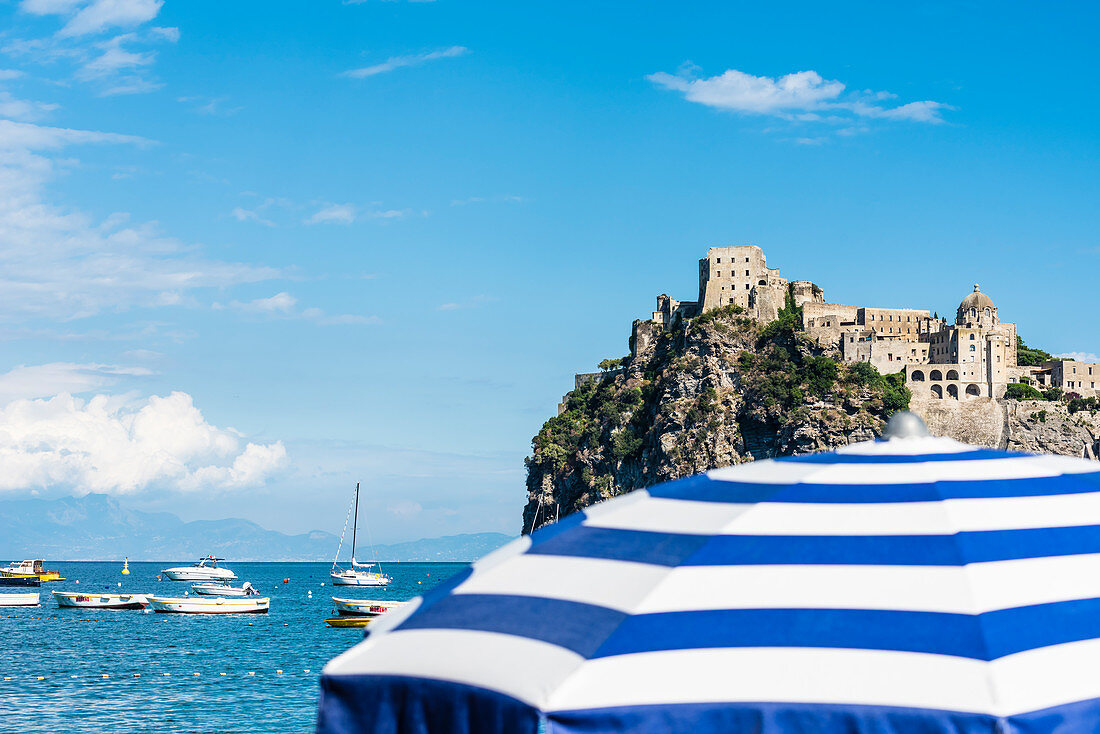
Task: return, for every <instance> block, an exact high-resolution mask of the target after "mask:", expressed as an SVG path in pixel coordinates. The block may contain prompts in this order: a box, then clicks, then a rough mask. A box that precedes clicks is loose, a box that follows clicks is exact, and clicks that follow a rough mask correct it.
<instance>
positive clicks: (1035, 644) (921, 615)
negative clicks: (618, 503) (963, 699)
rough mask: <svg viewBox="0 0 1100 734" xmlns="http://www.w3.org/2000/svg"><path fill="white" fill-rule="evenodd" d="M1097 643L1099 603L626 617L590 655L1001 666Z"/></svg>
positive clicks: (732, 611) (724, 611) (730, 611)
mask: <svg viewBox="0 0 1100 734" xmlns="http://www.w3.org/2000/svg"><path fill="white" fill-rule="evenodd" d="M1093 637H1100V599H1081V600H1073V601H1063V602H1056V603H1050V604H1036V605H1032V606H1026V607H1018V608H1014V609H1002V610H997V611H993V612H985V613H983V614H955V613H945V612H914V611H895V610H873V609H717V610H704V611H689V612H664V613H659V614H638V615H635V616H632V617H628V618H627V619H626V620H624V622H623V623H622V625H620V626H619V628H618V629H616V630H615V632H614V634H612V635H611V636H610V637H609V638H608V639H607V641H606V642H605V643H604V644H603V645H602V646H601V647H600V648H599V650H598V651H597V652H596V654H595V655H594V656H593V657H596V658H600V657H611V656H613V655H626V654H630V653H640V652H656V651H658V650H688V649H704V648H718V647H825V648H849V649H859V650H900V651H904V652H919V653H930V654H936V655H953V656H955V657H964V658H972V659H975V660H996V659H997V658H1002V657H1004V656H1006V655H1012V654H1014V653H1018V652H1023V651H1024V650H1034V649H1037V648H1040V647H1047V646H1049V645H1060V644H1062V643H1066V642H1076V641H1078V640H1087V639H1091V638H1093Z"/></svg>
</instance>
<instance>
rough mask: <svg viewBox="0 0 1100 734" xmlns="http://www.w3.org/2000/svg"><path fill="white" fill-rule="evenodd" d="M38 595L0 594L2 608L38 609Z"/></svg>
mask: <svg viewBox="0 0 1100 734" xmlns="http://www.w3.org/2000/svg"><path fill="white" fill-rule="evenodd" d="M36 606H38V594H0V607H36Z"/></svg>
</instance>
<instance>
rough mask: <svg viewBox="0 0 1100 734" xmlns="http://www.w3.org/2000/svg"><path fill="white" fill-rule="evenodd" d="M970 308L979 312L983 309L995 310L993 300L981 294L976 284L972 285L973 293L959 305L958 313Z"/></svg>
mask: <svg viewBox="0 0 1100 734" xmlns="http://www.w3.org/2000/svg"><path fill="white" fill-rule="evenodd" d="M972 308H976V309H978V310H979V311H981V310H982V309H985V308H996V306H994V305H993V299H992V298H990V297H989V296H987V295H986V294H984V293H982V292H981V290H980V289H979V288H978V284H977V283H975V284H974V292H973V293H971V294H970V295H969V296H967V297H966V298H964V299H963V300H962V303H960V304H959V311H969V310H970V309H972Z"/></svg>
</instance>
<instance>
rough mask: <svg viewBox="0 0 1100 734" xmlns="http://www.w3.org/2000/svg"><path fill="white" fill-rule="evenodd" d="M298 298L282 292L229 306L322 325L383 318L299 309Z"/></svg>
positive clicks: (370, 322) (373, 321) (365, 322)
mask: <svg viewBox="0 0 1100 734" xmlns="http://www.w3.org/2000/svg"><path fill="white" fill-rule="evenodd" d="M297 306H298V299H297V298H295V297H294V296H292V295H290V294H289V293H286V292H285V291H284V292H281V293H276V294H275V295H273V296H271V297H269V298H257V299H255V300H253V301H247V302H241V301H233V302H231V303H230V304H229V307H230V308H232V309H236V310H237V311H241V312H243V313H251V314H258V315H264V316H272V317H278V318H285V319H304V320H306V321H312V322H314V323H316V324H320V325H321V326H361V325H367V324H380V323H382V319H380V318H378V317H377V316H360V315H357V314H328V313H325V312H324V311H323V310H321V309H319V308H312V307H311V308H306V309H303V310H301V311H299V310H298V309H297ZM214 308H216V309H217V308H224V307H223V306H221V305H220V304H214Z"/></svg>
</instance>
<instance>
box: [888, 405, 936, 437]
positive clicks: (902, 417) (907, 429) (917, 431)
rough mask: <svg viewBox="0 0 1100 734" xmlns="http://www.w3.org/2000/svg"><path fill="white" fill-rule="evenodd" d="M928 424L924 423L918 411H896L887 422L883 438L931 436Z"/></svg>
mask: <svg viewBox="0 0 1100 734" xmlns="http://www.w3.org/2000/svg"><path fill="white" fill-rule="evenodd" d="M929 435H931V434H929V433H928V426H926V425H924V421H923V420H921V417H920V416H919V415H917V414H916V413H910V412H909V411H908V410H903V411H902V412H900V413H894V414H893V415H892V416H890V420H888V421H887V422H886V430H885V431H884V432H883V434H882V437H883V438H919V437H921V436H929Z"/></svg>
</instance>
